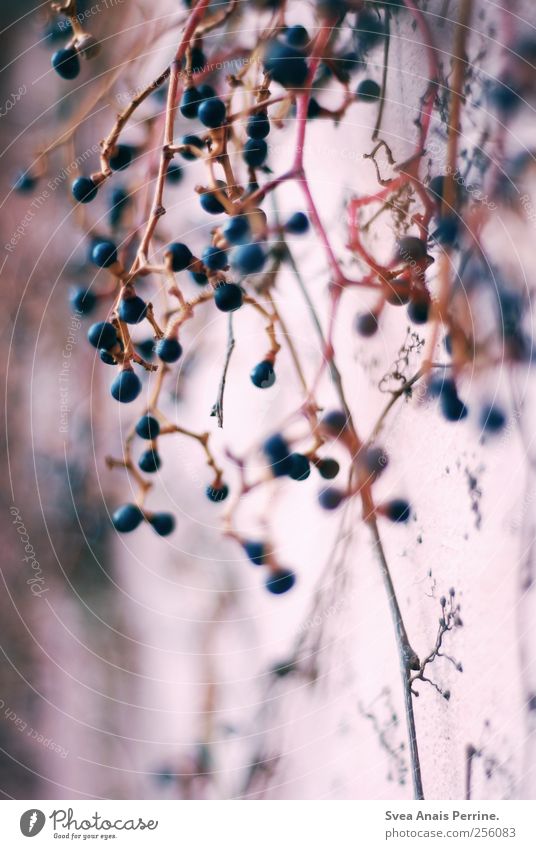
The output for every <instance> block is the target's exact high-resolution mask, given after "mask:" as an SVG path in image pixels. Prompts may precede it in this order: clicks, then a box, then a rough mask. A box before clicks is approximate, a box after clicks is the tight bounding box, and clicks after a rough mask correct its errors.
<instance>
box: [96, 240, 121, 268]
mask: <svg viewBox="0 0 536 849" xmlns="http://www.w3.org/2000/svg"><path fill="white" fill-rule="evenodd" d="M91 262H92V263H93V264H94V265H98V266H99V268H109V267H110V265H113V264H114V263H115V262H117V248H116V246H115V243H114V242H111V241H110V240H109V239H103V240H102V241H99V242H95V244H94V245H93V248H92V250H91Z"/></svg>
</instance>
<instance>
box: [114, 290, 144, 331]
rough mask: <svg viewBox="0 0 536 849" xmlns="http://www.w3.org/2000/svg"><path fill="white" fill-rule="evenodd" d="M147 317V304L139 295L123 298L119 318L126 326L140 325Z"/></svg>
mask: <svg viewBox="0 0 536 849" xmlns="http://www.w3.org/2000/svg"><path fill="white" fill-rule="evenodd" d="M146 316H147V304H146V303H145V301H144V300H143V298H140V297H139V296H138V295H133V296H132V297H131V298H124V297H123V298H121V303H120V304H119V318H120V319H121V321H124V322H125V323H126V324H139V323H140V321H143V319H144V318H145V317H146Z"/></svg>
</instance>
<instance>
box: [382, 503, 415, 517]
mask: <svg viewBox="0 0 536 849" xmlns="http://www.w3.org/2000/svg"><path fill="white" fill-rule="evenodd" d="M382 512H383V513H384V515H385V516H387V518H388V519H390V520H391V522H409V519H410V516H411V506H410V503H409V501H406V500H405V499H404V498H392V499H391V501H387V502H386V503H385V504H384V505H383V506H382Z"/></svg>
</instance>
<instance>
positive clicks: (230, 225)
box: [223, 215, 250, 245]
mask: <svg viewBox="0 0 536 849" xmlns="http://www.w3.org/2000/svg"><path fill="white" fill-rule="evenodd" d="M249 234H250V229H249V223H248V220H247V218H246V216H245V215H235V216H234V217H233V218H229V219H228V221H226V222H225V224H224V226H223V235H224V236H225V240H226V241H227V242H228V243H229V244H230V245H242V244H243V243H244V242H247V241H248V240H249Z"/></svg>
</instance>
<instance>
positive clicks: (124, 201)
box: [108, 186, 130, 228]
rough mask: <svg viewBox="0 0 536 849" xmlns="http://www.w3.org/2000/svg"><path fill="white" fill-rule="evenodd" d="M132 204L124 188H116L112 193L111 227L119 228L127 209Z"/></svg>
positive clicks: (109, 217)
mask: <svg viewBox="0 0 536 849" xmlns="http://www.w3.org/2000/svg"><path fill="white" fill-rule="evenodd" d="M129 203H130V196H129V194H128V192H127V190H126V189H125V188H124V187H123V186H115V188H113V189H112V191H111V192H110V211H109V213H108V220H109V222H110V227H112V228H113V227H118V226H119V224H120V223H121V218H122V216H123V212H124V211H125V209H126V207H127V206H128V204H129Z"/></svg>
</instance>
